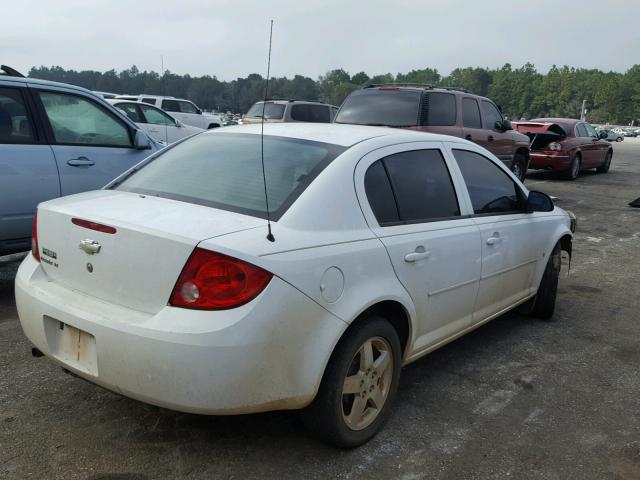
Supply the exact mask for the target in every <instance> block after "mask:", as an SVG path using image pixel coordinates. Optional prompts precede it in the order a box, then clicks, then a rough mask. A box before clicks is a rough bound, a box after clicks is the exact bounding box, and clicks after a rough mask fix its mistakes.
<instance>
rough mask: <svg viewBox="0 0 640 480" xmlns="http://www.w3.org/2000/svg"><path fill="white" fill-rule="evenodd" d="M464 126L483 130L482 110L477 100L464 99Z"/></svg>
mask: <svg viewBox="0 0 640 480" xmlns="http://www.w3.org/2000/svg"><path fill="white" fill-rule="evenodd" d="M462 126H463V127H467V128H482V122H481V121H480V108H478V101H477V100H476V99H475V98H463V99H462Z"/></svg>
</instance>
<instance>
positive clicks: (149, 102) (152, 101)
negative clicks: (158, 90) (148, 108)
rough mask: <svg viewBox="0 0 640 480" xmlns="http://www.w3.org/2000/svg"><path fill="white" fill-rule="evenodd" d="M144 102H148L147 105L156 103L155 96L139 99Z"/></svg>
mask: <svg viewBox="0 0 640 480" xmlns="http://www.w3.org/2000/svg"><path fill="white" fill-rule="evenodd" d="M141 101H142V102H144V103H148V104H149V105H155V104H156V99H155V98H143V99H142V100H141Z"/></svg>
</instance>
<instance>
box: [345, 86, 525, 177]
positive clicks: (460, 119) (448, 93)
mask: <svg viewBox="0 0 640 480" xmlns="http://www.w3.org/2000/svg"><path fill="white" fill-rule="evenodd" d="M335 122H336V123H352V124H357V125H384V126H388V127H397V128H409V129H412V130H419V131H423V132H433V133H442V134H446V135H453V136H455V137H460V138H465V139H467V140H471V141H473V142H475V143H477V144H479V145H482V146H483V147H484V148H486V149H487V150H489V151H490V152H491V153H493V154H494V155H495V156H496V157H498V158H499V159H500V160H502V161H503V162H504V163H505V165H507V167H509V168H510V169H511V170H512V171H513V172H514V173H515V174H516V176H517V177H518V178H519V179H520V180H524V177H525V175H526V173H527V168H528V167H529V139H528V138H527V137H526V136H525V135H522V134H520V133H517V132H514V131H513V130H512V128H511V124H510V123H509V121H508V120H506V119H505V118H504V117H503V116H502V113H500V109H499V108H498V107H497V106H496V104H495V103H493V102H492V101H491V100H490V99H488V98H485V97H480V96H478V95H473V94H471V93H468V92H466V91H462V90H456V89H443V88H433V87H430V86H413V85H412V86H403V85H370V86H368V87H364V88H362V89H360V90H356V91H354V92H352V93H351V94H349V96H348V97H347V98H346V99H345V101H344V102H343V103H342V105H341V106H340V110H339V111H338V113H337V115H336V118H335Z"/></svg>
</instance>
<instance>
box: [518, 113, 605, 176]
mask: <svg viewBox="0 0 640 480" xmlns="http://www.w3.org/2000/svg"><path fill="white" fill-rule="evenodd" d="M512 125H513V128H514V129H515V130H517V131H519V132H522V133H524V134H526V135H527V136H528V137H529V138H530V139H531V162H530V163H529V168H532V169H542V170H553V171H556V172H560V173H561V174H562V176H563V177H564V178H566V179H567V180H575V179H576V178H577V177H578V175H579V174H580V171H581V170H588V169H590V168H595V169H596V170H597V171H598V172H599V173H606V172H608V171H609V167H610V166H611V157H612V156H613V148H612V147H611V144H610V143H609V142H607V141H606V140H604V139H603V138H602V137H601V136H600V135H598V133H597V132H596V130H595V129H594V128H593V127H592V126H591V125H589V124H588V123H587V122H583V121H581V120H575V119H571V118H536V119H533V120H527V121H522V122H512ZM604 137H606V134H604Z"/></svg>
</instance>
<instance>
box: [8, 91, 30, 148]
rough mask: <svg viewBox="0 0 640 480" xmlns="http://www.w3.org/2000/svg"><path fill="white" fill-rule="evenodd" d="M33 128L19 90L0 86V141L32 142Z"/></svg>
mask: <svg viewBox="0 0 640 480" xmlns="http://www.w3.org/2000/svg"><path fill="white" fill-rule="evenodd" d="M33 141H34V138H33V129H32V126H31V120H30V119H29V115H28V114H27V109H26V107H25V103H24V99H23V98H22V94H21V93H20V90H18V89H15V88H0V143H33Z"/></svg>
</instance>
